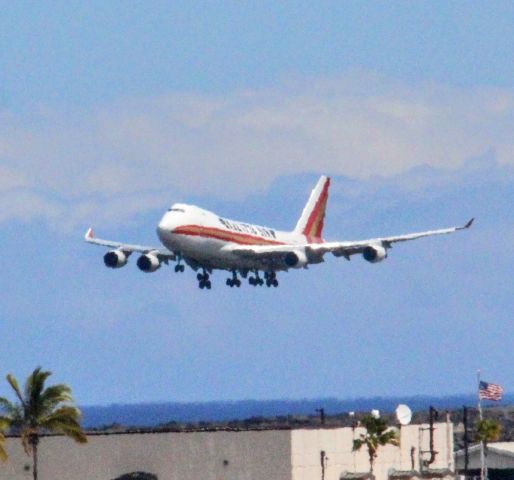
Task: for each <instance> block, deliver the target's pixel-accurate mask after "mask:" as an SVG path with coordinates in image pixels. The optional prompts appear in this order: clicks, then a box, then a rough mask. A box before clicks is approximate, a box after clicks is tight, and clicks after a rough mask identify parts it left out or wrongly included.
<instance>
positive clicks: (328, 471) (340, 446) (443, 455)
mask: <svg viewBox="0 0 514 480" xmlns="http://www.w3.org/2000/svg"><path fill="white" fill-rule="evenodd" d="M426 429H428V425H408V426H404V427H402V428H401V429H400V447H394V446H385V447H380V448H379V451H378V457H377V459H376V461H375V468H374V470H375V472H374V473H375V476H376V478H377V480H386V479H387V477H388V472H389V470H390V469H392V468H394V469H395V470H411V468H412V464H411V448H412V447H414V448H415V451H414V469H416V470H419V467H420V465H419V455H420V451H426V450H429V432H428V430H426ZM364 432H365V430H364V429H361V428H356V429H351V428H337V429H325V430H293V431H292V432H291V436H292V437H291V454H292V480H320V479H321V455H320V452H321V451H322V450H324V451H325V453H326V456H327V457H328V459H327V461H326V468H325V480H339V477H340V475H341V473H342V472H351V473H355V472H367V471H369V457H368V453H367V450H366V448H365V447H363V448H362V449H361V450H360V451H359V452H352V447H353V440H354V438H358V437H359V435H360V434H361V433H364ZM434 445H435V450H437V452H438V454H437V456H436V461H435V462H434V463H433V464H432V465H430V468H450V469H452V468H453V428H452V425H451V424H446V423H437V424H436V425H435V431H434ZM428 457H429V455H428V454H424V455H423V458H428Z"/></svg>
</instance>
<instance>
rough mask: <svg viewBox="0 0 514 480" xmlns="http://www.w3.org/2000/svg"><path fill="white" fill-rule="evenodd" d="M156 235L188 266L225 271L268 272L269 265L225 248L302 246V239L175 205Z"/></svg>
mask: <svg viewBox="0 0 514 480" xmlns="http://www.w3.org/2000/svg"><path fill="white" fill-rule="evenodd" d="M157 234H158V236H159V239H160V240H161V242H162V243H163V245H164V246H165V247H166V248H168V249H169V250H171V251H174V252H179V253H180V255H181V256H182V257H183V258H184V259H185V260H186V261H187V262H188V263H192V264H193V265H194V263H195V262H196V263H198V265H202V266H205V267H207V268H212V269H214V268H218V269H226V270H253V269H259V270H266V269H269V265H267V264H263V263H262V262H261V261H259V260H256V259H253V258H241V256H239V255H235V254H234V253H232V252H231V251H230V250H229V249H227V248H226V247H227V246H228V245H234V244H238V245H269V246H271V245H286V244H287V245H298V244H304V243H305V242H306V237H305V236H304V235H298V234H295V233H292V232H283V231H279V230H275V229H272V228H268V227H261V226H259V225H252V224H249V223H243V222H238V221H234V220H229V219H226V218H224V217H220V216H218V215H216V214H215V213H213V212H209V211H208V210H203V209H201V208H198V207H196V206H193V205H186V204H179V203H177V204H174V205H172V207H171V208H170V209H169V210H168V211H167V212H166V213H165V214H164V216H163V217H162V219H161V221H160V222H159V225H158V227H157ZM274 269H275V270H278V269H282V268H274Z"/></svg>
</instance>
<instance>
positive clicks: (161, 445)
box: [0, 431, 291, 480]
mask: <svg viewBox="0 0 514 480" xmlns="http://www.w3.org/2000/svg"><path fill="white" fill-rule="evenodd" d="M7 444H8V445H7V447H8V453H9V457H10V458H9V462H8V463H7V464H5V465H0V479H1V480H4V479H6V480H7V479H9V480H21V479H27V478H32V473H31V471H28V472H26V471H24V466H25V465H30V464H31V459H30V458H29V457H27V456H26V455H25V453H24V452H23V449H22V447H21V445H20V441H19V439H15V438H9V439H8V441H7ZM39 457H40V461H39V473H40V475H39V478H40V480H57V479H59V480H111V479H114V478H116V477H118V476H120V475H122V474H125V473H129V472H133V471H145V472H148V473H152V474H154V475H157V477H158V479H159V480H188V479H191V480H220V479H226V480H289V479H290V477H291V467H290V458H291V450H290V432H289V431H262V432H194V433H153V434H130V435H126V434H124V435H93V436H89V437H88V443H87V444H86V445H77V444H75V443H74V442H73V441H72V440H69V439H66V438H63V437H45V438H43V439H42V440H41V444H40V447H39ZM227 462H228V463H227Z"/></svg>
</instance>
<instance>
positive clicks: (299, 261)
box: [284, 250, 309, 268]
mask: <svg viewBox="0 0 514 480" xmlns="http://www.w3.org/2000/svg"><path fill="white" fill-rule="evenodd" d="M284 263H285V264H286V266H287V267H288V268H303V267H305V266H306V265H307V264H308V263H309V260H308V259H307V255H305V251H304V250H294V251H292V252H288V253H286V255H285V257H284Z"/></svg>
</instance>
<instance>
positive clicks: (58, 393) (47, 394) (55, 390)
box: [39, 384, 73, 412]
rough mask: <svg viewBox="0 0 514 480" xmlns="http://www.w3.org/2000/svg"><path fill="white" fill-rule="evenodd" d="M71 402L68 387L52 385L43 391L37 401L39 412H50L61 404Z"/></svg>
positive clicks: (71, 398)
mask: <svg viewBox="0 0 514 480" xmlns="http://www.w3.org/2000/svg"><path fill="white" fill-rule="evenodd" d="M68 402H73V397H72V395H71V388H70V387H68V385H64V384H58V385H52V386H51V387H48V388H47V389H45V390H44V391H43V393H42V394H41V397H40V399H39V404H40V407H41V410H42V411H43V412H45V411H51V410H53V409H54V408H56V407H57V406H58V405H59V404H61V403H68Z"/></svg>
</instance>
